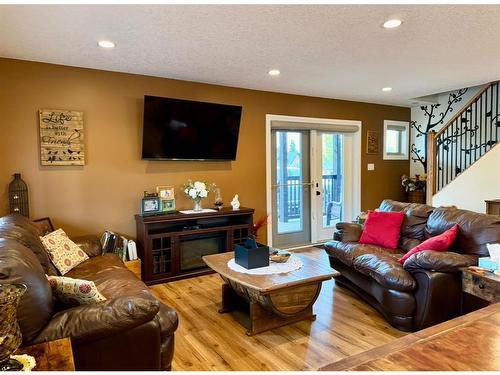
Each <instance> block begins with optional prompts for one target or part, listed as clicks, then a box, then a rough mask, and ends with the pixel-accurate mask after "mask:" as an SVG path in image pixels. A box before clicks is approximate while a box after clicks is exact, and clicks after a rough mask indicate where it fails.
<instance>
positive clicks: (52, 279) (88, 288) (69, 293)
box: [47, 276, 106, 306]
mask: <svg viewBox="0 0 500 375" xmlns="http://www.w3.org/2000/svg"><path fill="white" fill-rule="evenodd" d="M47 279H49V284H50V287H51V288H52V293H53V294H54V296H55V297H56V299H57V300H58V301H60V302H62V303H64V304H66V305H72V306H77V305H88V304H91V303H97V302H102V301H106V298H105V297H104V296H103V295H102V294H101V293H99V291H98V290H97V287H96V286H95V284H94V282H93V281H87V280H80V279H72V278H71V277H64V276H47Z"/></svg>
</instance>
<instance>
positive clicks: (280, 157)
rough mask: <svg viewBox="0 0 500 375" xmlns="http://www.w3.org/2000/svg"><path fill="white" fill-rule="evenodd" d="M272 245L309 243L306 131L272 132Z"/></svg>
mask: <svg viewBox="0 0 500 375" xmlns="http://www.w3.org/2000/svg"><path fill="white" fill-rule="evenodd" d="M271 136H272V140H271V148H272V150H273V151H272V155H271V164H272V169H271V176H272V185H271V189H272V207H273V213H272V215H273V220H272V225H273V245H275V246H287V245H296V244H305V243H310V242H311V215H310V213H311V200H310V195H311V185H312V182H311V173H310V171H311V170H310V167H309V165H310V161H309V159H310V142H309V132H308V131H305V130H273V131H272V132H271Z"/></svg>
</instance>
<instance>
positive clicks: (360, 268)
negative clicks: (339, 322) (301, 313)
mask: <svg viewBox="0 0 500 375" xmlns="http://www.w3.org/2000/svg"><path fill="white" fill-rule="evenodd" d="M379 211H403V212H404V213H405V219H404V222H403V224H402V226H401V233H400V239H399V245H398V249H385V248H382V247H379V246H375V245H365V244H360V243H358V241H359V238H360V236H361V233H362V230H363V228H362V226H361V225H359V224H354V223H338V224H337V232H336V233H335V235H334V240H333V241H330V242H328V243H326V245H325V249H326V252H327V253H328V255H329V259H330V264H331V266H332V267H333V268H335V269H336V270H337V271H339V272H340V273H341V276H340V277H338V278H336V282H338V283H339V284H341V285H343V286H346V287H348V288H350V289H352V290H353V291H355V292H356V293H358V294H359V295H360V296H361V297H363V298H364V299H365V300H366V301H367V302H368V303H370V304H371V305H372V306H373V307H375V308H376V309H377V310H378V311H379V312H380V313H381V314H382V315H383V316H384V317H385V318H386V319H387V320H388V321H389V323H390V324H391V325H393V326H394V327H396V328H398V329H400V330H403V331H416V330H420V329H422V328H425V327H428V326H431V325H434V324H437V323H440V322H443V321H445V320H448V319H451V318H453V317H455V316H457V315H459V314H460V303H461V275H460V272H459V268H460V267H465V266H469V265H474V264H477V258H478V257H479V256H488V251H487V249H486V244H487V243H497V242H500V217H499V216H496V215H486V214H480V213H476V212H472V211H466V210H460V209H457V208H445V207H440V208H434V207H431V206H427V205H424V204H416V203H401V202H396V201H392V200H384V201H383V202H382V203H381V205H380V207H379ZM454 224H458V226H459V232H458V236H457V238H456V240H455V243H454V245H453V247H452V248H451V249H450V251H448V252H436V251H423V252H420V253H416V254H413V255H412V256H411V257H409V258H408V259H407V260H406V262H405V263H404V265H401V264H400V263H399V261H398V259H399V258H401V257H402V256H403V255H404V254H405V253H406V252H408V251H409V250H411V249H412V248H413V247H415V246H416V245H418V244H419V243H421V242H423V241H424V240H426V239H428V238H429V237H432V236H436V235H439V234H441V233H443V232H444V231H446V230H447V229H449V228H451V227H452V226H453V225H454Z"/></svg>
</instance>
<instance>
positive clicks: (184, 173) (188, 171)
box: [0, 59, 410, 236]
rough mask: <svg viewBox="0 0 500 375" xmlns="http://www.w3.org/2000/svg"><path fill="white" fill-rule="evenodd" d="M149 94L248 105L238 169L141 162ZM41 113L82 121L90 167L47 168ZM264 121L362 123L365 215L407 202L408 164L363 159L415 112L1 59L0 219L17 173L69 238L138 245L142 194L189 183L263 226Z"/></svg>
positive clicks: (34, 212) (34, 209)
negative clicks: (372, 133) (251, 214)
mask: <svg viewBox="0 0 500 375" xmlns="http://www.w3.org/2000/svg"><path fill="white" fill-rule="evenodd" d="M359 89H360V90H362V88H359ZM145 94H148V95H156V96H164V97H175V98H181V99H192V100H200V101H208V102H216V103H228V104H236V105H242V106H243V115H242V122H241V128H240V139H239V145H238V155H237V160H236V161H235V162H179V161H143V160H141V158H140V154H141V132H142V106H143V96H144V95H145ZM40 108H54V109H73V110H81V111H84V116H85V137H86V157H87V164H86V165H85V166H84V167H41V166H40V162H39V150H38V117H37V111H38V109H40ZM266 114H280V115H292V116H308V117H323V118H334V119H348V120H361V121H362V123H363V137H362V138H363V145H362V146H363V154H362V155H363V156H362V176H361V181H362V201H361V205H362V209H369V208H375V207H376V206H378V204H379V203H380V201H381V200H382V199H383V198H393V199H399V200H401V199H404V194H403V192H402V190H401V187H400V184H399V181H400V180H399V179H400V175H401V174H403V173H408V171H409V162H408V161H383V160H382V155H381V154H380V155H375V156H373V155H366V154H365V152H364V151H365V148H366V131H367V130H378V131H380V135H381V136H382V127H383V120H384V119H391V120H401V121H409V120H410V110H409V108H403V107H394V106H384V105H376V104H369V103H358V102H350V101H342V100H332V99H321V98H313V97H305V96H297V95H287V94H278V93H271V92H263V91H254V90H245V89H239V88H232V87H223V86H216V85H208V84H202V83H194V82H186V81H176V80H170V79H164V78H154V77H146V76H140V75H132V74H123V73H113V72H106V71H99V70H92V69H81V68H73V67H67V66H60V65H51V64H42V63H34V62H27V61H20V60H11V59H0V134H1V136H0V160H1V162H0V163H1V164H0V215H4V214H6V213H7V212H8V196H7V186H8V183H9V182H10V180H11V179H12V174H13V173H15V172H20V173H22V177H23V179H24V180H25V181H26V182H27V183H28V186H29V189H30V206H31V216H32V217H33V218H38V217H44V216H50V217H51V218H52V219H53V222H54V223H55V225H56V226H61V227H63V228H64V229H66V231H67V232H68V233H69V234H71V235H76V234H83V233H101V232H102V231H103V230H105V229H111V230H116V231H119V232H122V233H124V234H126V235H130V236H135V223H134V218H133V215H134V214H135V213H137V212H138V211H139V207H140V203H139V202H140V198H141V196H142V192H143V191H144V190H152V189H154V188H155V186H156V185H175V186H176V188H179V187H180V185H181V184H182V183H184V182H185V181H186V180H187V179H188V178H191V179H204V180H207V181H209V182H215V183H216V184H217V185H218V186H219V187H220V188H221V191H222V196H223V198H224V201H225V202H226V203H227V204H229V201H230V200H231V198H232V196H233V195H234V194H235V193H238V194H239V195H240V200H241V203H242V205H244V206H247V207H254V208H256V216H257V217H260V216H261V215H264V213H265V207H266V204H265V115H266ZM381 147H382V145H381ZM367 163H375V166H376V170H375V171H373V172H368V171H367V170H366V164H367ZM176 194H177V195H176V198H177V207H178V208H190V206H191V205H190V204H189V202H188V201H187V200H186V199H185V198H184V197H182V194H181V193H180V192H179V190H177V191H176ZM211 201H212V199H210V203H211ZM208 203H209V202H205V205H206V206H207V205H208ZM264 232H265V231H263V234H262V235H263V236H265V233H264Z"/></svg>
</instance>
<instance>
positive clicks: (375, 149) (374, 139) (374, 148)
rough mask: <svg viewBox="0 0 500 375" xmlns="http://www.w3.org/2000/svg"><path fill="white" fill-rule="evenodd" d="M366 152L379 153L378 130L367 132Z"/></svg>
mask: <svg viewBox="0 0 500 375" xmlns="http://www.w3.org/2000/svg"><path fill="white" fill-rule="evenodd" d="M366 153H367V154H370V155H377V154H378V153H379V132H378V131H376V130H368V131H367V132H366Z"/></svg>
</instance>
